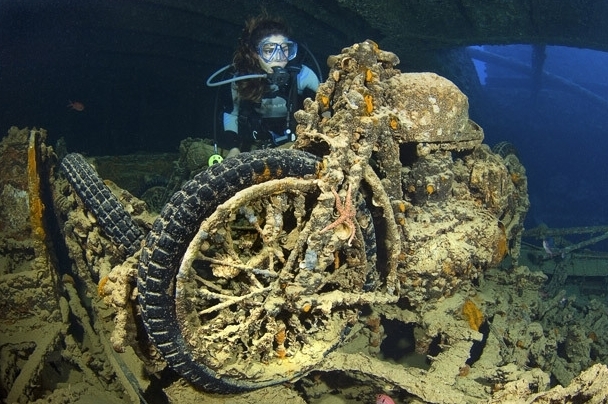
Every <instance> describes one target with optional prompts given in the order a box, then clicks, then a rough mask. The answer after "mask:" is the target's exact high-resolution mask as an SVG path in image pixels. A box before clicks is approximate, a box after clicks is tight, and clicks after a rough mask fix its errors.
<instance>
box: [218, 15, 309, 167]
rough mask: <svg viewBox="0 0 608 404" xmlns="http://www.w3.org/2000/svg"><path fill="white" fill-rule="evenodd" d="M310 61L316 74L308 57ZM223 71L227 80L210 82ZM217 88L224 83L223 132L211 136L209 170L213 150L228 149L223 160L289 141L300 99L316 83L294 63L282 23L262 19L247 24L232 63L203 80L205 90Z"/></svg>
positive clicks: (306, 70)
mask: <svg viewBox="0 0 608 404" xmlns="http://www.w3.org/2000/svg"><path fill="white" fill-rule="evenodd" d="M304 49H305V50H306V51H307V52H308V49H307V48H306V47H305V46H304ZM308 53H309V54H310V52H308ZM311 56H312V55H311ZM313 60H314V62H315V64H316V65H317V69H318V70H320V69H319V67H318V63H317V62H316V60H315V59H314V56H313ZM229 69H232V70H233V71H232V77H230V78H228V79H225V80H222V81H217V82H213V80H214V79H215V77H217V76H218V75H219V74H221V73H223V72H225V71H227V70H229ZM223 84H230V92H228V91H226V95H225V96H224V102H223V108H224V111H223V115H222V123H223V133H221V134H219V136H218V134H217V132H218V131H217V130H216V131H214V142H215V146H214V147H215V150H216V152H215V153H216V154H215V155H214V156H215V160H213V158H214V156H212V158H211V159H210V160H209V165H212V164H214V163H216V162H219V161H221V157H220V156H219V155H218V154H217V146H218V145H219V146H220V147H221V148H223V149H226V150H229V151H228V153H227V155H226V157H227V158H228V157H233V156H235V155H237V154H238V153H240V152H241V151H249V150H252V149H256V148H265V147H276V146H280V145H283V144H286V143H288V142H291V141H293V140H295V127H296V122H295V120H294V117H293V114H294V112H295V111H297V110H298V109H300V108H301V107H302V103H303V100H304V99H305V98H307V97H312V98H314V96H315V93H316V91H317V88H318V87H319V78H318V76H317V74H315V72H314V71H312V70H311V69H310V68H309V67H308V66H305V65H303V64H302V63H301V58H298V43H296V42H295V41H293V40H291V39H290V36H289V28H288V26H287V24H286V23H285V22H283V21H282V20H281V19H278V18H272V17H269V16H265V15H263V16H260V17H254V18H252V19H250V20H249V21H247V23H246V25H245V28H244V29H243V33H242V35H241V37H240V39H239V45H238V48H237V50H236V52H235V54H234V58H233V63H232V64H231V65H228V66H225V67H223V68H222V69H220V70H218V71H217V72H215V73H214V74H213V75H211V77H209V79H208V80H207V85H208V86H212V87H213V86H220V85H223Z"/></svg>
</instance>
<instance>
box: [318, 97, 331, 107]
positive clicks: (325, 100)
mask: <svg viewBox="0 0 608 404" xmlns="http://www.w3.org/2000/svg"><path fill="white" fill-rule="evenodd" d="M319 101H321V104H323V107H325V108H327V107H328V106H329V97H328V96H326V95H323V94H321V95H320V96H319Z"/></svg>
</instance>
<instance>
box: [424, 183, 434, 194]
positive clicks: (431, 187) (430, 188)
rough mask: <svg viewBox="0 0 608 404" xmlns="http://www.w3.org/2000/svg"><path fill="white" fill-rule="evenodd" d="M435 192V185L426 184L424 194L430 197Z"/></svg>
mask: <svg viewBox="0 0 608 404" xmlns="http://www.w3.org/2000/svg"><path fill="white" fill-rule="evenodd" d="M434 192H435V185H433V184H426V193H427V194H429V195H432V194H433V193H434Z"/></svg>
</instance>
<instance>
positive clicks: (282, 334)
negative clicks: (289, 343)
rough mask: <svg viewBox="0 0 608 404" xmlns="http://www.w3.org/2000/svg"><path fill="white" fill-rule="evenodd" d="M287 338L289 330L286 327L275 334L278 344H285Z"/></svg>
mask: <svg viewBox="0 0 608 404" xmlns="http://www.w3.org/2000/svg"><path fill="white" fill-rule="evenodd" d="M286 338H287V332H286V331H285V329H284V328H281V329H280V330H279V332H277V333H276V334H275V336H274V340H275V341H276V343H277V344H279V345H283V344H284V343H285V339H286Z"/></svg>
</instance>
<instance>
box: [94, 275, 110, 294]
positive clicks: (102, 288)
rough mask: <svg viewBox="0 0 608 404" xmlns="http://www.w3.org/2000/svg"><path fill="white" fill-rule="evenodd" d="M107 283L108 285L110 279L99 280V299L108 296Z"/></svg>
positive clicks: (105, 277)
mask: <svg viewBox="0 0 608 404" xmlns="http://www.w3.org/2000/svg"><path fill="white" fill-rule="evenodd" d="M106 283H108V277H107V276H104V277H103V278H101V279H100V280H99V283H98V284H97V296H99V297H104V296H105V295H106V290H105V287H106Z"/></svg>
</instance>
